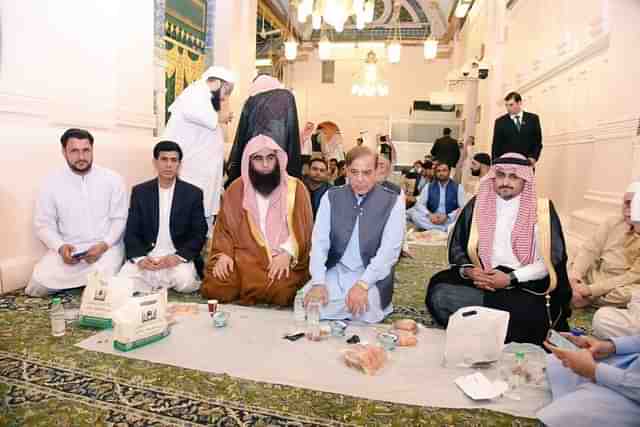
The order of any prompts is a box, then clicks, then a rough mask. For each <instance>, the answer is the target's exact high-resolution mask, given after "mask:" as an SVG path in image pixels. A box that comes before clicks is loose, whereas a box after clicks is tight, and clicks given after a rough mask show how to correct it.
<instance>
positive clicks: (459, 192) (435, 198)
mask: <svg viewBox="0 0 640 427" xmlns="http://www.w3.org/2000/svg"><path fill="white" fill-rule="evenodd" d="M450 175H451V169H450V168H449V165H447V164H446V163H439V164H438V166H437V168H436V174H435V177H434V180H433V181H431V182H430V183H428V184H427V185H425V186H424V188H423V189H422V192H421V193H420V197H418V200H417V201H416V204H415V206H414V207H412V208H411V209H409V210H408V211H407V220H408V221H409V222H410V223H412V224H413V225H415V226H416V227H417V228H418V229H419V230H440V231H444V232H447V230H448V229H449V225H451V224H453V222H454V221H455V220H456V216H457V214H458V210H459V209H460V208H462V207H463V206H464V188H463V187H462V186H461V185H458V184H457V183H456V182H455V181H454V180H452V179H451V178H450Z"/></svg>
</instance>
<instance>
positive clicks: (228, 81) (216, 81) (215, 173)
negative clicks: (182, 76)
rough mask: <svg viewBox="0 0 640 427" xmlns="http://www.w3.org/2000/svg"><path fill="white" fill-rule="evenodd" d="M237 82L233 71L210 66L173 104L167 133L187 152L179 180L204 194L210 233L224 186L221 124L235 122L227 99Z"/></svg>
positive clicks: (166, 134)
mask: <svg viewBox="0 0 640 427" xmlns="http://www.w3.org/2000/svg"><path fill="white" fill-rule="evenodd" d="M235 81H236V77H235V75H234V73H233V72H231V71H229V70H227V69H225V68H222V67H210V68H209V69H208V70H207V71H205V72H204V74H203V75H202V77H201V78H200V79H199V80H197V81H195V82H194V83H192V84H191V85H190V86H189V87H187V88H186V89H185V90H184V91H183V92H182V93H181V94H180V96H178V98H177V99H176V100H175V101H174V102H173V104H171V106H170V107H169V112H170V113H171V118H170V119H169V122H168V123H167V128H166V130H165V133H164V139H166V140H169V141H175V142H177V143H178V144H179V145H180V148H182V152H183V153H184V158H183V160H182V166H181V170H180V178H181V179H182V180H184V181H186V182H188V183H190V184H193V185H195V186H197V187H199V188H200V189H201V190H202V192H203V193H204V211H205V217H206V219H207V225H208V227H209V231H211V230H212V227H211V225H212V224H213V220H214V217H215V216H216V215H217V214H218V210H219V207H220V194H221V191H222V184H223V183H222V177H223V166H224V132H223V130H222V128H221V127H220V125H224V124H228V123H229V122H231V120H232V119H233V113H232V112H231V111H229V110H228V102H227V99H228V97H229V95H230V94H231V92H232V91H233V85H234V83H235Z"/></svg>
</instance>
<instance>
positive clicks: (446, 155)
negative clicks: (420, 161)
mask: <svg viewBox="0 0 640 427" xmlns="http://www.w3.org/2000/svg"><path fill="white" fill-rule="evenodd" d="M431 155H432V156H433V158H434V159H436V160H438V161H439V162H442V163H446V164H448V165H449V167H450V168H455V167H456V165H457V164H458V160H460V147H459V146H458V141H456V140H455V139H453V138H451V137H450V136H443V137H442V138H438V139H436V142H435V143H434V144H433V148H431Z"/></svg>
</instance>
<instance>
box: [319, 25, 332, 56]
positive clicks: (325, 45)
mask: <svg viewBox="0 0 640 427" xmlns="http://www.w3.org/2000/svg"><path fill="white" fill-rule="evenodd" d="M318 57H319V58H320V60H321V61H327V60H329V59H331V40H329V36H328V35H327V33H326V31H324V28H322V29H320V43H318Z"/></svg>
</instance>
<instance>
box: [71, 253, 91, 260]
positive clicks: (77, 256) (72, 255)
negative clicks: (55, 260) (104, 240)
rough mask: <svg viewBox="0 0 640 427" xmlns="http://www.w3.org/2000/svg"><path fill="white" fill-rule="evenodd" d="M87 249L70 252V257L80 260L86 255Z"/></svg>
mask: <svg viewBox="0 0 640 427" xmlns="http://www.w3.org/2000/svg"><path fill="white" fill-rule="evenodd" d="M88 252H89V251H82V252H76V253H73V254H71V258H73V259H76V260H80V259H82V258H84V257H85V256H87V253H88Z"/></svg>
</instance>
